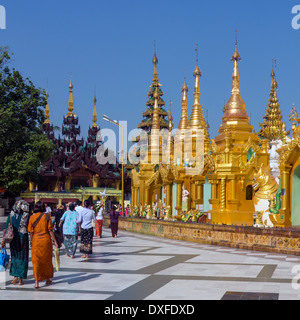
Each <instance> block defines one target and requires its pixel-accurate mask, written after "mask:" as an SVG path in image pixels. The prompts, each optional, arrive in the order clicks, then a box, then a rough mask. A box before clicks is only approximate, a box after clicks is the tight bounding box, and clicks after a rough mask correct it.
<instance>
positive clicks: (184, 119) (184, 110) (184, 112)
mask: <svg viewBox="0 0 300 320" xmlns="http://www.w3.org/2000/svg"><path fill="white" fill-rule="evenodd" d="M188 91H189V88H188V86H187V84H186V80H185V79H184V83H183V86H182V88H181V92H182V101H181V117H180V121H179V124H178V130H183V129H187V128H188V125H189V115H188V98H187V93H188Z"/></svg>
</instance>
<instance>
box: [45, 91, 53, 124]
mask: <svg viewBox="0 0 300 320" xmlns="http://www.w3.org/2000/svg"><path fill="white" fill-rule="evenodd" d="M46 99H47V104H46V108H45V115H46V120H45V121H44V124H51V122H50V120H49V118H50V109H49V93H48V90H47V92H46Z"/></svg>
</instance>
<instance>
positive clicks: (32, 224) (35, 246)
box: [28, 201, 58, 288]
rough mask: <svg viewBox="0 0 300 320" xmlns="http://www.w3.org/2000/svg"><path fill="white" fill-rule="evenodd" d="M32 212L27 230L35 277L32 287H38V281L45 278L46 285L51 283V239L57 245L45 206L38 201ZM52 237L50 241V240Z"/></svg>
mask: <svg viewBox="0 0 300 320" xmlns="http://www.w3.org/2000/svg"><path fill="white" fill-rule="evenodd" d="M33 212H34V214H33V215H32V216H31V217H30V219H29V224H28V232H30V236H31V240H32V245H31V260H32V267H33V275H34V278H35V286H34V288H39V281H44V280H46V285H50V284H51V283H52V278H53V273H54V270H53V264H52V250H53V249H52V241H53V242H54V244H55V246H56V247H58V245H57V242H56V240H55V236H54V233H53V231H52V230H53V224H52V221H51V216H50V214H46V213H45V206H44V204H43V203H42V202H40V201H38V202H37V203H36V204H35V207H34V209H33ZM51 239H52V241H51Z"/></svg>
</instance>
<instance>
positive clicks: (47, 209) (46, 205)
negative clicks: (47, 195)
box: [45, 203, 52, 214]
mask: <svg viewBox="0 0 300 320" xmlns="http://www.w3.org/2000/svg"><path fill="white" fill-rule="evenodd" d="M45 208H46V211H45V212H46V213H50V214H51V212H52V210H51V208H50V207H48V204H47V203H45Z"/></svg>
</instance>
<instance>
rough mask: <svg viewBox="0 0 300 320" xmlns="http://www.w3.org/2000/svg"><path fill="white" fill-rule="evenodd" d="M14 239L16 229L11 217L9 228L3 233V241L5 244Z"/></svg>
mask: <svg viewBox="0 0 300 320" xmlns="http://www.w3.org/2000/svg"><path fill="white" fill-rule="evenodd" d="M13 238H14V228H13V225H12V222H11V216H10V222H9V224H8V227H7V228H6V229H5V230H4V231H3V240H4V242H5V243H10V242H12V239H13Z"/></svg>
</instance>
